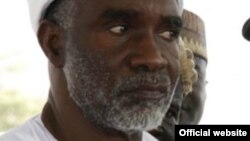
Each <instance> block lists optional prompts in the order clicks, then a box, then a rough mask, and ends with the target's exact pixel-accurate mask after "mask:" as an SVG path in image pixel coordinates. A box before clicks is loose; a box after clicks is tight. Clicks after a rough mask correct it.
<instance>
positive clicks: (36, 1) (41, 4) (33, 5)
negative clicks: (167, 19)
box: [27, 0, 183, 32]
mask: <svg viewBox="0 0 250 141" xmlns="http://www.w3.org/2000/svg"><path fill="white" fill-rule="evenodd" d="M53 1H55V0H27V2H28V6H29V13H30V19H31V24H32V27H33V30H34V31H35V32H37V30H38V26H39V22H40V20H41V17H43V15H44V13H45V11H46V10H47V8H48V7H49V5H50V4H51V3H52V2H53ZM78 1H81V0H78ZM82 1H83V0H82ZM84 1H86V0H84ZM176 1H177V2H178V4H179V5H180V6H179V7H180V8H181V9H182V8H183V0H176Z"/></svg>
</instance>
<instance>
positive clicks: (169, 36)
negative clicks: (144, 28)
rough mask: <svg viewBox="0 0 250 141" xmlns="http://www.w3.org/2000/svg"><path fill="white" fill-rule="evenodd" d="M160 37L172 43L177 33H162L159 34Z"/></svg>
mask: <svg viewBox="0 0 250 141" xmlns="http://www.w3.org/2000/svg"><path fill="white" fill-rule="evenodd" d="M160 36H161V37H162V38H163V39H165V40H168V41H172V40H173V39H175V38H176V37H178V33H177V32H174V31H164V32H162V33H160Z"/></svg>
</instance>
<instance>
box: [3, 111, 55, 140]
mask: <svg viewBox="0 0 250 141" xmlns="http://www.w3.org/2000/svg"><path fill="white" fill-rule="evenodd" d="M50 136H51V135H49V134H48V131H47V130H46V129H45V127H44V125H43V124H42V122H41V117H40V115H37V116H35V117H33V118H31V119H30V120H28V121H27V122H25V123H24V124H23V125H21V126H18V127H16V128H13V129H10V130H9V131H7V132H6V133H5V134H3V135H2V136H0V141H41V140H46V141H55V140H52V139H51V137H50ZM48 138H49V139H48Z"/></svg>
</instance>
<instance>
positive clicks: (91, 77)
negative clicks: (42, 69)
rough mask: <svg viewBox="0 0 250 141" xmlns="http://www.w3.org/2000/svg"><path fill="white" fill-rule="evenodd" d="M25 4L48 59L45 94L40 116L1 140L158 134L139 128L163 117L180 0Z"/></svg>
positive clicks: (102, 140) (171, 86)
mask: <svg viewBox="0 0 250 141" xmlns="http://www.w3.org/2000/svg"><path fill="white" fill-rule="evenodd" d="M29 4H30V7H31V9H34V10H35V11H33V10H31V16H32V21H33V22H32V23H33V27H34V29H35V31H36V30H37V37H38V41H39V43H40V46H41V48H42V50H43V51H44V53H45V55H46V56H47V58H48V60H49V75H50V82H51V87H50V92H49V98H48V102H47V103H46V105H45V106H44V109H43V112H42V114H41V115H39V116H37V117H35V118H34V119H31V120H30V121H28V122H27V123H26V124H24V125H22V126H20V127H18V128H16V129H14V130H12V131H10V132H8V133H7V134H5V135H4V136H2V137H1V138H0V141H56V140H58V141H127V140H130V141H142V140H143V141H154V140H156V139H155V138H154V137H152V136H151V135H150V134H148V133H147V132H145V131H147V130H151V129H153V128H156V127H157V126H159V125H160V124H161V122H162V119H163V117H164V115H165V113H166V111H167V110H168V108H167V107H169V105H170V103H171V100H172V96H173V94H174V91H175V88H176V84H177V83H178V79H179V72H180V65H179V50H178V36H179V32H180V30H181V28H182V20H181V11H182V8H181V4H180V2H179V1H177V0H157V1H152V0H144V1H142V0H119V1H117V0H108V1H107V0H105V1H104V0H54V1H53V0H52V1H49V0H43V1H42V0H40V1H37V0H30V1H29ZM39 8H41V9H42V10H41V11H38V12H37V10H39ZM41 13H42V16H37V15H40V14H41ZM37 23H39V24H38V25H37Z"/></svg>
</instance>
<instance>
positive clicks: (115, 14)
mask: <svg viewBox="0 0 250 141" xmlns="http://www.w3.org/2000/svg"><path fill="white" fill-rule="evenodd" d="M137 16H138V12H137V11H135V10H129V9H128V10H116V9H109V10H106V11H104V12H103V13H102V14H101V16H100V18H102V19H109V20H123V19H132V18H136V17H137Z"/></svg>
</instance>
